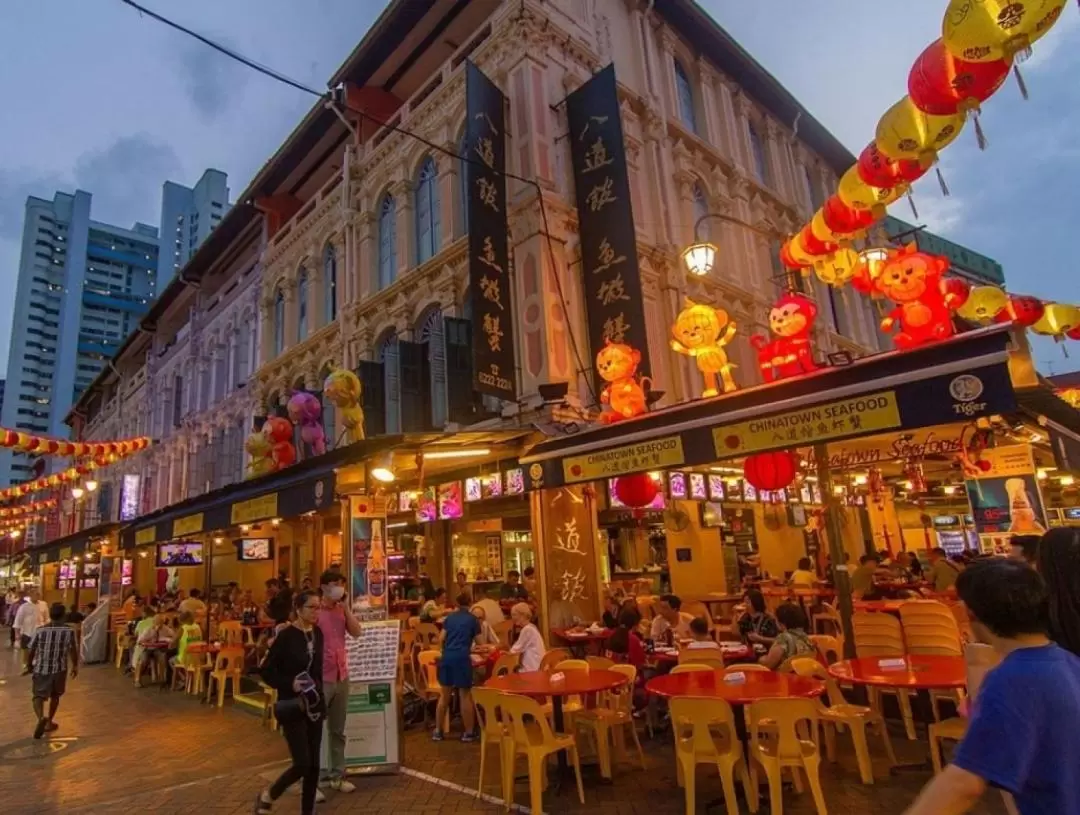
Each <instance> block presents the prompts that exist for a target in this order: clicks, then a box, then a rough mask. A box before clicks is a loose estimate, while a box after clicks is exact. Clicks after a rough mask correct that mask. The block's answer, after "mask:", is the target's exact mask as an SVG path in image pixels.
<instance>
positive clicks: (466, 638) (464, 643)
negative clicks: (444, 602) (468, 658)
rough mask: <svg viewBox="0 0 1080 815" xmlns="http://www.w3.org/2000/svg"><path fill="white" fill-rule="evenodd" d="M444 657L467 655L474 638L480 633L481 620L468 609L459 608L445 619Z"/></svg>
mask: <svg viewBox="0 0 1080 815" xmlns="http://www.w3.org/2000/svg"><path fill="white" fill-rule="evenodd" d="M443 633H444V634H445V635H446V638H445V639H444V640H443V659H445V658H446V656H447V655H448V654H449V655H452V656H461V655H462V654H465V655H467V654H468V653H469V651H471V650H472V644H473V639H474V638H475V637H476V635H477V634H479V633H480V621H479V620H478V619H476V618H475V617H474V616H473V615H472V612H471V611H469V610H468V609H463V608H459V609H458V610H457V611H455V612H453V613H451V614H448V615H447V616H446V617H445V618H444V619H443Z"/></svg>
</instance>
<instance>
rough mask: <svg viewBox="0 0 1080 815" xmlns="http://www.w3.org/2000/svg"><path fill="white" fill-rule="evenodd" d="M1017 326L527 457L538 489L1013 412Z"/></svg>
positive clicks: (748, 393)
mask: <svg viewBox="0 0 1080 815" xmlns="http://www.w3.org/2000/svg"><path fill="white" fill-rule="evenodd" d="M1009 332H1010V329H1009V326H1007V325H1006V326H991V327H989V328H984V329H979V330H976V331H972V332H968V333H965V334H961V335H958V336H956V337H953V338H952V339H949V340H946V341H944V342H940V343H936V344H934V345H931V346H927V347H924V348H920V349H915V350H911V351H891V352H887V353H883V354H877V355H874V356H871V357H865V358H863V359H859V360H856V361H854V362H852V363H851V364H850V365H844V366H837V367H830V368H825V369H822V370H819V371H816V372H815V373H812V374H809V375H806V376H802V377H798V378H792V379H787V380H782V381H780V382H775V383H770V384H766V385H759V386H757V387H753V388H747V389H745V390H740V391H736V392H734V393H730V394H726V395H723V396H718V397H715V398H713V399H705V400H699V401H695V402H692V403H690V404H685V405H678V406H675V407H671V408H667V409H665V410H659V411H655V412H652V413H649V414H647V415H645V416H642V417H640V418H638V419H634V420H632V421H628V422H623V423H620V424H616V425H609V426H606V427H601V428H598V429H595V430H592V431H589V432H586V433H580V434H577V435H573V436H567V437H563V438H557V439H552V440H549V441H545V442H541V443H540V444H538V445H536V446H535V447H533V448H532V449H531V450H530V451H529V452H528V454H527V455H525V456H523V457H522V459H521V462H522V464H524V465H525V466H526V468H527V469H526V472H527V477H528V482H529V488H530V489H537V488H542V487H558V486H562V485H564V484H573V483H577V482H582V481H591V480H594V479H601V478H611V477H614V476H618V475H626V474H629V473H634V472H644V471H648V470H659V469H666V468H671V467H681V466H694V465H702V464H709V463H712V462H715V461H718V460H722V459H725V458H740V457H742V456H744V455H747V454H750V453H756V452H762V451H766V450H773V449H783V448H791V447H808V446H812V445H815V444H818V443H821V442H826V441H837V440H840V439H848V438H855V437H859V436H866V435H872V434H874V433H880V432H884V431H889V430H907V429H915V428H920V427H928V426H931V425H938V424H945V423H949V422H958V421H972V420H974V419H978V418H981V417H984V416H992V415H997V414H1004V413H1009V412H1012V411H1014V410H1016V408H1017V397H1016V393H1015V391H1014V388H1013V384H1012V380H1011V378H1010V374H1009V368H1008V358H1009V348H1008V345H1009V340H1010V333H1009Z"/></svg>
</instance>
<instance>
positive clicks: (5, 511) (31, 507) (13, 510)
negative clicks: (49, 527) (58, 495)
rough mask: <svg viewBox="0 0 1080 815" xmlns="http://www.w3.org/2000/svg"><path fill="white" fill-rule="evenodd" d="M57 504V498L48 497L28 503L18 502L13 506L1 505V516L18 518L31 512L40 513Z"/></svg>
mask: <svg viewBox="0 0 1080 815" xmlns="http://www.w3.org/2000/svg"><path fill="white" fill-rule="evenodd" d="M56 504H57V500H56V499H55V498H47V499H46V500H44V501H31V502H29V503H27V504H18V505H16V506H11V507H0V518H3V519H9V518H10V519H16V518H22V516H24V515H27V514H30V513H39V512H41V511H42V510H46V509H52V508H53V507H55V506H56Z"/></svg>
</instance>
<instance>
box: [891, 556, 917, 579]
mask: <svg viewBox="0 0 1080 815" xmlns="http://www.w3.org/2000/svg"><path fill="white" fill-rule="evenodd" d="M890 572H891V573H892V574H891V577H892V579H893V580H896V581H899V582H902V583H911V582H912V581H913V580H914V579H915V576H914V575H913V574H912V573H911V552H908V551H907V550H904V551H902V552H897V553H896V559H895V560H894V561H893V562H892V568H891V569H890Z"/></svg>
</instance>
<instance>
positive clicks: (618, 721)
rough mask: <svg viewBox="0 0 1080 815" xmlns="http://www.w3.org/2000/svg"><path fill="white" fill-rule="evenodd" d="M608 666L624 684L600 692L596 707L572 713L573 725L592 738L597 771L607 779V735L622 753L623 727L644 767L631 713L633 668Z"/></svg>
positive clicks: (642, 767)
mask: <svg viewBox="0 0 1080 815" xmlns="http://www.w3.org/2000/svg"><path fill="white" fill-rule="evenodd" d="M611 670H612V671H614V672H615V673H619V674H622V675H623V676H625V677H626V684H625V685H623V686H622V687H619V688H616V689H615V690H611V691H607V692H606V693H604V694H603V697H602V699H601V702H602V704H601V705H600V706H599V707H596V708H593V709H591V710H583V711H581V712H580V713H578V714H577V715H576V716H575V717H574V723H575V725H576V726H577V727H578V728H584V729H585V730H587V731H588V732H589V734H590V735H591V736H592V737H593V739H594V740H595V743H596V753H597V755H598V756H599V758H600V774H601V775H602V776H603V777H604V778H607V779H610V778H611V777H612V769H611V744H610V743H609V740H608V737H609V736H612V737H614V741H615V746H616V748H617V749H618V752H619V755H620V756H622V755H625V752H626V751H625V749H624V745H623V732H624V729H625V728H629V729H630V735H631V737H632V738H633V739H634V746H635V747H637V752H638V759H639V760H640V761H641V769H642V770H644V769H645V752H644V751H643V750H642V749H641V742H640V741H639V740H638V734H637V727H636V726H635V724H634V717H633V700H634V682H635V681H636V680H637V668H635V667H634V666H633V665H614V666H613V667H612V668H611Z"/></svg>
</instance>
